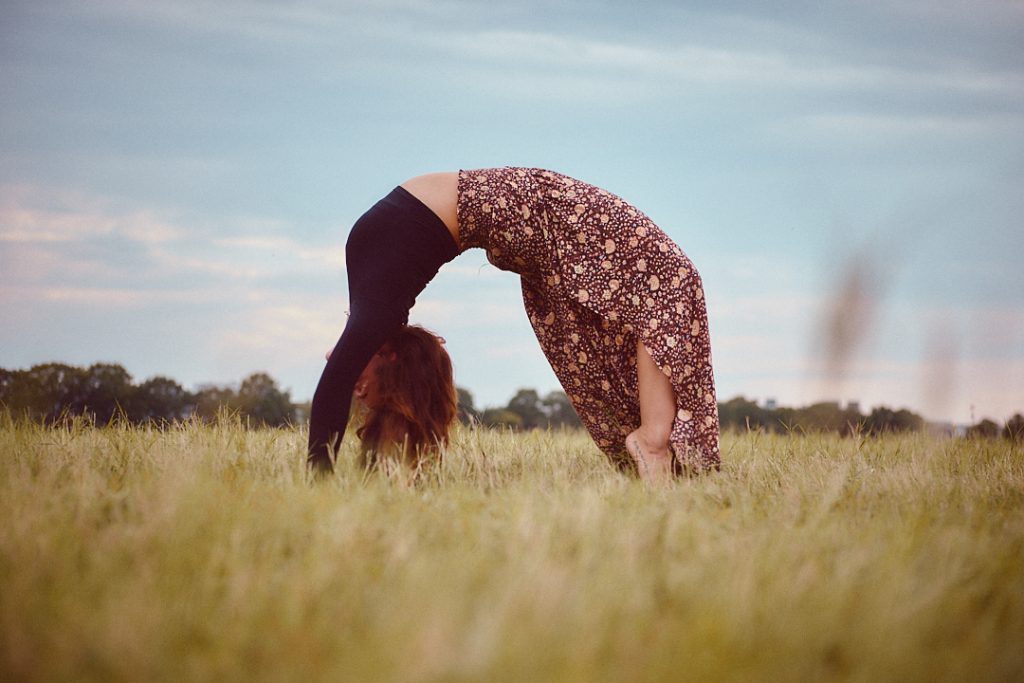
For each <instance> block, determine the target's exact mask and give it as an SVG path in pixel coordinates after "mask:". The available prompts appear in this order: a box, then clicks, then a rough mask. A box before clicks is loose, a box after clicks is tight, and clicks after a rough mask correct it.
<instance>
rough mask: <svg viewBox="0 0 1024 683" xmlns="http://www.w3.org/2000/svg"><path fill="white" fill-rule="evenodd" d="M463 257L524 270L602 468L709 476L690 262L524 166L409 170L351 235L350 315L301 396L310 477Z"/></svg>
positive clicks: (709, 422) (534, 309) (328, 462)
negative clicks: (412, 314)
mask: <svg viewBox="0 0 1024 683" xmlns="http://www.w3.org/2000/svg"><path fill="white" fill-rule="evenodd" d="M473 247H481V248H483V249H485V250H486V251H487V258H488V260H489V261H490V262H491V263H492V264H494V265H495V266H497V267H498V268H500V269H502V270H509V271H512V272H515V273H518V274H519V275H520V276H521V281H522V290H523V301H524V303H525V305H526V311H527V314H528V315H529V319H530V322H531V324H532V325H533V329H534V331H535V332H536V334H537V339H538V341H539V342H540V345H541V348H542V349H543V350H544V354H545V355H546V356H547V358H548V361H549V362H550V363H551V367H552V368H553V369H554V371H555V374H556V375H557V377H558V379H559V381H560V382H561V384H562V386H563V387H564V389H565V392H566V394H567V395H568V396H569V400H570V401H571V402H572V404H573V407H575V409H576V412H577V413H578V414H579V416H580V419H581V420H582V422H583V424H584V426H585V427H586V428H587V430H588V431H589V432H590V435H591V436H592V437H593V439H594V441H595V442H596V443H597V445H598V446H599V447H600V448H601V450H602V451H603V452H604V453H605V454H606V455H607V456H608V458H609V459H610V460H611V461H612V462H613V463H614V464H615V465H617V466H618V467H619V468H620V469H622V470H626V471H635V472H637V473H638V474H640V476H641V477H643V478H644V479H645V480H646V481H659V480H664V479H667V478H669V477H670V476H671V474H672V473H673V472H676V473H681V472H682V473H696V472H703V471H707V470H710V469H718V466H719V450H718V437H719V425H718V406H717V403H716V398H715V386H714V376H713V373H712V368H711V346H710V341H709V336H708V324H707V311H706V308H705V303H704V290H703V287H702V285H701V280H700V276H699V275H698V274H697V271H696V270H695V269H694V267H693V264H692V263H691V262H690V260H689V259H688V258H687V257H686V255H685V254H684V253H683V251H682V250H681V249H680V248H679V247H678V246H677V245H676V244H675V243H673V242H672V240H671V239H669V237H668V236H667V235H666V234H665V233H664V232H663V231H662V230H661V229H660V228H658V226H656V225H655V224H654V223H653V222H652V221H651V220H650V219H649V218H648V217H647V216H645V215H644V214H643V213H642V212H641V211H639V210H638V209H637V208H635V207H633V206H631V205H630V204H628V203H627V202H625V201H623V200H622V199H620V198H619V197H616V196H615V195H613V194H611V193H610V192H607V191H605V190H602V189H600V188H597V187H594V186H593V185H590V184H587V183H585V182H582V181H579V180H576V179H574V178H570V177H568V176H565V175H562V174H560V173H555V172H553V171H547V170H543V169H534V168H493V169H482V170H473V171H458V172H457V173H456V172H450V173H432V174H429V175H424V176H419V177H416V178H413V179H411V180H409V181H407V182H405V183H402V185H400V186H399V187H396V188H395V189H394V190H393V191H392V192H391V193H390V194H388V195H387V196H386V197H384V198H383V199H382V200H380V201H379V202H377V204H375V205H374V206H373V207H372V208H371V209H370V210H369V211H367V212H366V213H365V214H363V216H362V217H361V218H360V219H359V220H358V221H357V222H356V224H355V225H354V226H353V228H352V232H351V234H350V235H349V238H348V243H347V245H346V259H347V264H348V278H349V296H350V306H349V309H350V311H349V319H348V323H347V324H346V326H345V330H344V332H343V333H342V335H341V338H340V339H339V340H338V343H337V345H336V346H335V347H334V350H333V352H332V354H331V356H330V359H329V360H328V363H327V367H326V368H325V369H324V372H323V376H322V377H321V378H320V383H319V385H318V386H317V389H316V393H315V394H314V396H313V406H312V414H311V416H310V433H309V454H310V457H309V459H310V463H311V464H312V465H313V466H314V467H316V468H318V469H328V470H329V469H330V468H331V467H332V453H333V450H332V449H333V448H334V447H336V446H337V443H338V442H339V441H340V438H341V435H343V434H344V431H345V426H346V423H347V420H348V412H349V402H350V400H351V396H352V391H353V387H354V386H355V385H356V382H357V381H358V380H359V379H360V377H361V375H362V374H363V369H364V368H365V367H366V366H367V363H368V362H369V361H370V359H371V358H372V357H373V356H374V354H375V353H376V352H377V351H378V350H379V349H380V348H381V346H382V345H383V344H384V342H385V341H386V340H387V339H388V338H389V337H390V336H391V335H393V334H395V332H396V331H397V330H400V329H401V328H402V326H403V325H404V324H405V323H406V321H407V320H408V314H409V310H410V309H411V308H412V305H413V303H414V302H415V298H416V296H417V295H418V294H419V293H420V292H421V291H422V290H423V288H424V287H425V286H426V285H427V283H428V282H429V281H430V280H431V279H432V278H433V277H434V275H436V274H437V271H438V269H439V268H440V267H441V266H442V265H443V264H444V263H446V262H448V261H450V260H452V259H453V258H455V256H457V255H458V254H459V253H461V252H462V251H465V250H466V249H470V248H473ZM385 360H386V359H385ZM363 379H369V381H372V380H373V377H372V373H371V374H370V376H369V377H367V376H363Z"/></svg>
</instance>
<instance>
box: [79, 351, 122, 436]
mask: <svg viewBox="0 0 1024 683" xmlns="http://www.w3.org/2000/svg"><path fill="white" fill-rule="evenodd" d="M79 391H80V392H81V393H80V400H81V404H82V412H88V413H91V414H92V415H93V418H94V419H95V421H96V423H97V424H106V423H108V422H110V421H111V420H112V419H114V416H115V415H118V414H119V413H123V412H124V411H125V409H126V407H127V405H128V402H129V401H130V399H131V396H132V394H133V386H132V376H131V375H130V374H128V371H127V370H125V369H124V368H123V367H121V366H120V365H116V364H114V363H94V364H93V365H90V366H89V367H88V369H86V370H85V372H84V373H83V374H82V377H81V380H80V384H79Z"/></svg>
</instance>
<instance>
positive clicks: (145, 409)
mask: <svg viewBox="0 0 1024 683" xmlns="http://www.w3.org/2000/svg"><path fill="white" fill-rule="evenodd" d="M192 405H193V396H192V394H190V393H189V392H187V391H185V389H183V388H182V386H181V385H180V384H178V383H177V382H175V381H174V380H173V379H170V378H168V377H152V378H150V379H147V380H146V381H145V382H143V383H142V384H140V385H139V386H137V387H135V389H134V391H133V392H132V397H131V400H130V401H129V403H128V409H127V410H128V417H129V419H130V420H131V421H132V422H175V421H178V420H184V419H185V418H186V417H188V414H189V411H190V408H191V407H192Z"/></svg>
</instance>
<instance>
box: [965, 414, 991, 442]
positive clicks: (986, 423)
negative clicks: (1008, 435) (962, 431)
mask: <svg viewBox="0 0 1024 683" xmlns="http://www.w3.org/2000/svg"><path fill="white" fill-rule="evenodd" d="M967 436H969V437H972V438H975V439H994V438H995V437H997V436H999V425H997V424H996V423H995V422H993V421H992V420H989V419H988V418H985V419H983V420H982V421H981V422H979V423H978V424H976V425H971V426H970V427H968V428H967Z"/></svg>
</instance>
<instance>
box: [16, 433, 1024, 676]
mask: <svg viewBox="0 0 1024 683" xmlns="http://www.w3.org/2000/svg"><path fill="white" fill-rule="evenodd" d="M353 457H354V450H353V445H352V443H351V442H349V443H348V444H347V445H346V450H345V451H344V452H343V455H342V460H343V462H342V463H341V466H340V468H339V472H338V474H337V476H335V477H333V478H332V479H330V480H328V481H324V482H320V483H312V482H310V481H309V479H308V477H307V475H306V472H305V468H304V434H302V433H301V432H298V431H275V430H262V431H247V430H245V429H242V428H241V427H240V426H239V425H238V424H234V423H231V422H224V423H221V424H219V425H215V426H208V427H204V426H198V425H187V426H184V427H181V428H177V429H172V430H169V431H165V432H159V431H149V430H145V429H137V428H130V427H108V428H103V429H95V428H91V427H89V426H87V425H84V424H81V423H79V424H78V425H76V426H74V427H72V428H71V429H69V430H43V429H40V428H37V427H30V426H25V425H15V424H13V423H11V422H10V420H6V421H4V420H3V418H0V519H2V520H3V521H2V525H0V680H3V681H17V680H76V681H77V680H104V681H107V680H114V681H117V680H132V681H152V680H169V681H170V680H173V681H181V680H218V681H219V680H240V679H245V680H302V681H336V680H355V681H477V680H481V681H534V680H565V681H629V680H694V681H801V680H807V681H818V680H855V681H941V680H948V681H1013V680H1017V681H1019V680H1022V679H1024V450H1022V448H1021V447H1020V446H1016V447H1011V446H1010V445H1009V443H1008V442H1005V441H954V440H945V439H938V438H933V437H926V436H921V435H915V436H902V437H895V436H894V437H887V438H883V439H877V440H868V439H865V440H858V439H845V440H843V439H839V438H837V437H832V436H804V437H800V436H792V437H769V436H763V435H757V434H747V435H742V436H726V437H725V438H724V442H723V461H724V465H723V469H722V471H721V472H720V473H717V474H714V475H711V476H706V477H704V478H701V479H697V480H691V481H680V482H677V483H675V484H673V485H671V486H669V487H667V488H664V489H660V490H656V491H648V490H645V489H644V487H643V486H642V485H641V484H640V483H639V482H637V481H634V480H631V479H629V478H626V477H624V476H622V475H620V474H618V473H616V472H615V471H614V470H613V469H612V468H611V467H610V466H609V465H608V464H607V463H606V462H605V460H604V459H603V458H602V456H601V455H600V454H599V453H598V451H597V450H596V448H595V447H594V446H593V445H592V444H591V442H590V441H589V440H588V439H587V437H586V436H585V435H582V434H574V433H544V432H534V433H528V434H510V433H499V432H492V431H487V430H470V429H460V430H459V431H458V432H457V434H456V435H455V439H454V443H453V445H452V448H451V449H450V451H449V453H448V454H447V458H446V460H445V462H444V464H443V465H441V466H438V467H435V468H433V469H430V470H428V471H426V472H425V473H424V476H423V477H421V478H420V479H419V480H418V481H410V480H409V479H408V478H407V477H401V476H392V477H388V476H385V475H381V474H375V475H372V476H369V477H365V476H364V475H363V474H362V473H361V472H359V471H357V470H356V469H355V467H354V466H353V465H351V464H350V463H351V461H352V458H353Z"/></svg>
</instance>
